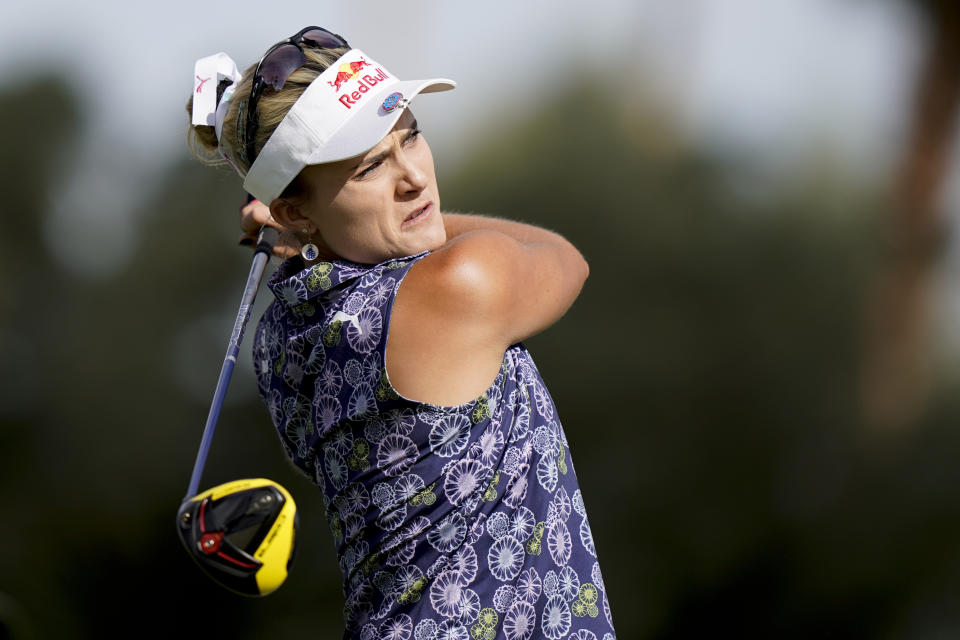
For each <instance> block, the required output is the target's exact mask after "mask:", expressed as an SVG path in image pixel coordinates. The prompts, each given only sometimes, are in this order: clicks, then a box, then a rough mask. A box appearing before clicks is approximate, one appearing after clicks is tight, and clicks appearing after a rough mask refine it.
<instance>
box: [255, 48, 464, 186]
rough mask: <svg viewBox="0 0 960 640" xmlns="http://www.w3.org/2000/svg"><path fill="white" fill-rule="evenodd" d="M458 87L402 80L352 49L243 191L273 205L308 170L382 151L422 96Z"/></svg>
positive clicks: (293, 117)
mask: <svg viewBox="0 0 960 640" xmlns="http://www.w3.org/2000/svg"><path fill="white" fill-rule="evenodd" d="M455 86H456V83H455V82H454V81H453V80H447V79H446V78H433V79H430V80H399V79H398V78H396V77H395V76H394V75H393V74H391V73H390V72H389V71H387V70H386V69H385V68H384V67H383V65H381V64H380V63H378V62H375V61H374V60H371V59H370V58H369V57H368V56H367V55H365V54H364V53H363V52H362V51H360V50H359V49H351V50H350V51H348V52H347V53H345V54H344V55H343V56H342V57H341V58H340V59H339V60H337V61H336V62H334V63H333V64H332V65H330V67H329V68H327V70H326V71H324V72H323V73H322V74H320V76H319V77H318V78H317V79H316V80H314V81H313V82H311V83H310V86H309V87H307V89H306V91H304V92H303V94H302V95H301V96H300V98H299V99H298V100H297V101H296V102H295V103H294V105H293V106H292V107H291V108H290V110H289V111H288V112H287V115H285V116H284V118H283V120H281V121H280V124H279V125H277V128H276V129H275V130H274V132H273V133H272V134H270V137H269V138H268V139H267V143H266V144H265V145H264V146H263V149H261V150H260V153H259V155H257V159H256V161H255V162H254V163H253V166H252V167H250V171H249V172H248V173H247V176H246V179H245V180H244V181H243V188H244V189H245V190H246V191H247V193H249V194H251V195H253V196H254V197H255V198H256V199H257V200H259V201H260V202H263V203H264V204H270V203H271V202H273V200H274V199H275V198H277V197H278V196H279V195H280V194H281V193H282V192H283V190H284V189H285V188H286V187H287V185H288V184H290V182H291V181H292V180H293V179H294V178H295V177H296V176H297V174H298V173H300V171H301V169H303V168H304V167H305V166H307V165H310V164H323V163H325V162H336V161H338V160H344V159H346V158H352V157H354V156H358V155H360V154H362V153H366V152H367V151H369V150H370V149H372V148H373V147H375V146H377V144H378V143H379V142H380V141H381V140H383V138H384V136H386V135H387V134H388V133H389V132H390V130H391V129H393V125H394V124H396V122H397V120H398V119H399V118H400V116H401V114H402V113H403V110H404V109H405V108H406V107H407V105H408V104H409V103H410V100H412V99H413V97H414V96H415V95H417V94H418V93H431V92H434V91H447V90H449V89H453V88H454V87H455Z"/></svg>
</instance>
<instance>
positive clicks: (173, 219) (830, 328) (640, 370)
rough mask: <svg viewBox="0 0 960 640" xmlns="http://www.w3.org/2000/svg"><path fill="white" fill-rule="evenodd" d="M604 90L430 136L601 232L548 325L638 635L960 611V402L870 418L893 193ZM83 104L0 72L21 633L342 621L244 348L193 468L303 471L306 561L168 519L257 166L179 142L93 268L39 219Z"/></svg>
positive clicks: (551, 350) (490, 204) (946, 621)
mask: <svg viewBox="0 0 960 640" xmlns="http://www.w3.org/2000/svg"><path fill="white" fill-rule="evenodd" d="M38 95H42V96H44V99H43V100H38V99H37V96H38ZM605 95H607V92H605V86H604V84H603V80H596V81H594V83H593V84H589V85H584V86H575V87H571V88H569V89H567V90H566V91H564V92H561V93H559V94H558V95H556V96H554V98H553V99H552V100H550V101H549V105H550V108H549V109H544V110H542V111H540V112H538V113H537V114H536V115H535V116H532V117H531V118H529V119H527V120H525V121H521V122H517V123H505V124H504V128H503V129H501V130H498V131H496V132H493V133H491V134H489V135H488V137H487V139H486V141H485V142H484V144H482V145H480V146H479V147H478V148H477V151H476V155H475V158H474V159H473V160H472V161H470V162H468V163H467V164H466V165H465V166H463V167H461V168H459V169H458V170H457V171H455V172H453V173H451V174H449V175H448V174H447V173H445V172H444V170H443V166H442V158H441V179H442V183H441V188H442V191H443V202H444V205H445V208H447V209H459V210H470V211H477V212H483V213H494V214H500V215H504V216H508V217H517V218H520V219H523V220H527V221H530V222H535V223H540V224H543V225H545V226H549V227H552V228H555V229H557V230H559V231H561V232H562V233H564V234H565V235H567V236H568V237H570V238H571V239H572V240H573V241H574V242H575V243H576V244H577V245H578V246H580V247H581V248H582V250H583V252H584V253H585V255H586V256H587V258H588V260H589V261H590V264H591V269H592V271H591V277H590V280H589V281H588V283H587V286H586V288H585V290H584V292H583V294H582V295H581V297H580V299H579V300H578V302H577V303H576V304H575V306H574V307H573V308H572V309H571V311H570V312H569V313H568V315H567V316H566V317H565V318H564V319H563V320H562V321H561V322H560V323H559V324H558V325H557V326H556V327H554V328H552V329H551V330H549V331H548V332H546V333H545V334H543V335H542V336H539V337H537V338H535V339H533V340H531V341H530V345H529V346H530V348H531V350H532V352H533V354H534V357H535V358H536V360H537V362H538V364H539V366H540V368H541V371H542V373H543V374H544V377H545V379H546V380H547V382H548V384H549V385H550V388H551V392H552V394H553V396H554V397H555V399H556V401H557V404H558V406H559V410H560V415H561V417H562V419H563V423H564V425H565V429H566V431H567V434H568V437H569V440H570V443H571V447H572V450H573V456H574V464H575V468H576V472H577V474H578V477H579V479H580V482H581V486H582V487H583V491H584V495H585V502H586V505H587V508H588V510H589V512H590V518H591V524H592V527H593V530H594V535H595V538H596V542H597V548H598V553H599V555H600V559H601V563H602V565H603V567H604V576H605V580H606V583H607V585H606V586H607V588H608V590H609V593H610V597H611V600H612V605H613V614H614V618H615V622H616V626H617V628H618V631H619V636H620V637H621V638H622V639H628V638H688V637H701V636H703V635H705V634H707V633H714V634H715V633H718V632H720V633H728V632H729V633H737V634H739V635H741V636H747V637H757V636H763V637H808V636H811V635H814V636H822V635H825V634H827V633H828V632H829V633H832V634H833V635H835V636H837V637H849V638H861V637H862V638H877V637H887V638H905V637H906V638H924V637H929V636H930V635H931V634H934V633H937V632H947V633H949V632H956V631H957V630H958V629H960V615H958V614H957V613H956V611H957V609H956V607H955V606H953V602H954V600H955V597H956V595H957V594H956V587H955V585H956V583H957V581H958V578H960V565H958V563H957V556H956V552H955V549H956V545H955V543H954V541H955V540H956V539H957V537H958V535H957V534H958V533H960V531H958V529H960V506H958V505H960V477H958V476H960V470H958V467H957V465H954V464H951V462H952V460H951V458H952V456H951V451H953V450H956V449H957V447H958V445H960V432H958V431H957V430H956V429H954V428H952V427H953V426H954V425H955V423H956V419H957V417H958V415H960V406H957V403H956V402H954V401H952V400H944V401H941V402H938V403H937V404H936V405H935V406H934V407H933V408H932V409H931V411H930V413H929V415H928V417H927V418H926V420H925V421H924V423H923V424H921V425H918V426H917V428H916V429H915V430H913V431H911V432H909V433H906V434H902V435H901V436H900V437H899V439H898V440H897V441H896V442H891V441H889V440H887V441H880V442H878V441H877V440H875V439H871V438H870V437H868V434H866V433H865V432H864V431H863V430H862V429H860V426H859V424H858V422H857V419H856V406H855V405H856V393H855V387H856V369H857V359H858V354H859V348H860V344H859V340H860V331H861V324H862V319H861V315H860V314H861V309H862V298H863V291H864V288H865V283H866V282H867V281H868V279H869V276H870V275H871V274H872V273H873V271H874V269H875V267H876V264H877V261H878V254H877V252H876V251H875V249H874V247H875V246H876V244H877V243H876V237H877V234H876V233H875V230H874V227H873V224H874V223H873V221H874V220H876V219H877V217H878V216H879V214H880V213H882V210H881V209H880V208H879V206H878V205H877V202H876V201H877V200H879V195H880V194H875V193H870V192H869V191H865V190H863V189H862V188H860V187H859V186H858V185H851V184H847V183H846V182H845V181H844V180H843V178H842V177H831V176H832V174H831V172H830V171H827V170H822V171H821V170H818V169H817V168H816V167H811V168H810V172H809V174H808V175H806V176H798V178H797V180H796V181H795V182H794V183H793V184H790V185H787V186H786V187H780V188H776V189H774V188H769V189H764V188H758V189H752V190H749V189H748V190H745V189H744V185H749V184H750V182H751V179H753V174H751V173H750V172H749V171H748V167H749V164H747V163H744V162H741V159H738V158H736V157H730V156H728V155H724V154H722V153H718V152H709V151H705V150H703V149H698V148H696V147H694V146H691V145H690V143H689V142H688V141H685V140H683V139H682V138H681V137H679V136H678V134H677V133H676V131H675V129H674V127H673V126H672V124H671V122H670V120H669V118H668V117H666V116H665V115H664V113H663V112H662V111H658V110H657V109H652V108H647V107H644V104H642V103H638V104H618V103H614V102H612V101H610V100H608V99H606V98H605V97H604V96H605ZM51 96H52V98H51ZM37 104H43V105H45V106H44V107H43V109H44V110H49V112H48V113H44V112H43V111H40V112H37V107H36V105H37ZM74 105H75V102H74V100H73V99H72V98H71V96H70V94H69V93H68V92H67V91H66V90H65V89H64V88H63V87H62V86H61V85H59V84H57V83H56V82H55V81H42V82H37V83H31V84H29V85H25V86H19V87H10V88H7V89H6V90H4V91H3V92H2V93H0V127H2V133H3V137H4V140H5V141H10V140H13V141H17V144H18V145H20V146H23V147H25V148H27V149H26V150H25V152H24V153H23V154H19V155H16V157H15V158H11V155H12V154H10V153H7V154H5V156H6V157H4V159H3V160H2V161H0V162H3V163H4V165H3V167H4V169H5V170H4V171H3V172H2V173H0V180H2V181H3V186H4V191H5V193H6V194H7V196H8V198H7V205H5V206H4V214H3V215H4V223H5V224H4V227H5V229H6V230H7V232H5V233H4V234H2V236H0V249H2V250H0V267H2V270H0V279H2V283H3V287H2V289H0V301H2V305H3V306H2V308H3V314H2V315H0V340H2V341H0V353H2V354H3V356H4V357H3V360H2V365H3V376H4V378H3V385H2V387H3V389H2V391H0V393H2V397H3V399H4V401H3V405H2V407H0V479H2V483H0V496H2V498H3V505H4V513H5V517H4V518H3V519H2V520H0V548H3V549H5V550H7V551H6V553H4V554H0V637H3V634H4V633H5V634H6V635H7V636H9V637H14V638H31V637H32V638H73V637H77V638H86V637H97V638H103V637H108V638H109V637H115V636H116V637H120V636H135V637H141V638H152V637H157V638H160V637H163V638H169V637H177V636H183V635H187V636H188V637H202V636H205V635H211V636H213V635H216V636H217V637H231V638H234V639H236V640H241V639H245V638H263V637H273V638H287V637H305V636H309V637H324V638H327V637H336V636H338V635H339V629H340V628H341V625H340V618H339V607H340V599H341V594H340V587H339V573H338V570H337V568H336V564H335V561H334V557H333V555H334V554H333V549H332V541H331V540H330V536H329V534H328V533H327V526H326V523H325V520H324V518H323V507H322V504H321V503H320V500H319V496H318V495H317V494H318V492H317V491H315V490H314V489H313V488H312V486H311V485H310V484H309V483H308V482H307V481H306V480H305V479H303V478H301V477H299V476H297V475H296V474H295V473H294V472H293V471H292V469H291V468H290V467H289V466H288V465H287V464H286V463H285V462H284V460H283V456H282V452H281V450H280V447H279V446H278V445H277V443H276V441H275V438H274V436H273V435H272V433H271V428H270V425H269V420H268V418H267V414H266V411H265V410H264V409H263V407H262V406H261V404H260V402H259V399H258V398H257V397H256V392H255V388H254V384H253V379H252V374H251V373H250V372H249V371H248V370H244V369H243V368H242V367H241V368H239V369H238V371H237V375H236V376H235V378H234V382H233V384H232V386H231V391H230V403H229V404H228V406H227V407H226V408H225V410H224V413H223V414H222V416H221V419H220V423H219V427H218V433H217V437H216V440H215V442H214V446H213V451H212V454H211V458H210V462H209V464H208V468H207V471H206V473H205V476H204V483H203V484H204V485H205V486H209V485H213V484H216V483H218V482H221V481H225V480H227V479H232V478H236V477H243V476H253V475H256V476H267V477H271V478H273V479H275V480H277V481H279V482H281V483H283V484H285V485H286V486H287V487H288V488H290V489H291V491H292V492H293V494H294V496H295V498H296V499H297V501H298V504H299V506H300V513H301V519H302V520H301V545H300V554H299V557H298V559H297V561H296V564H295V565H294V568H293V573H292V576H291V578H290V580H289V581H288V583H287V584H286V585H285V586H284V587H283V588H282V589H281V590H280V591H278V592H277V593H276V594H274V595H271V596H270V597H268V598H266V599H263V600H246V599H241V598H238V597H235V596H233V595H231V594H228V593H227V592H225V591H224V590H222V589H220V588H219V587H217V586H216V585H214V584H213V583H212V582H211V581H209V580H208V579H207V578H206V577H204V576H203V575H202V574H201V573H200V571H199V570H198V569H197V568H196V567H194V566H193V565H192V564H191V562H190V560H189V559H188V558H187V556H186V554H184V553H183V552H182V550H181V549H180V548H179V542H178V540H177V537H176V535H175V532H174V529H173V527H174V519H173V518H174V514H175V512H176V508H177V506H178V503H179V500H180V498H181V495H182V492H183V491H184V490H185V488H186V484H187V480H188V477H189V472H190V469H191V465H192V463H193V456H194V455H195V452H196V447H197V445H198V444H199V438H200V430H201V428H202V424H203V420H204V418H205V416H206V409H207V406H208V402H209V398H210V395H212V391H213V385H214V382H215V380H216V375H217V371H218V369H219V366H220V362H221V359H222V356H223V349H224V347H225V345H226V338H227V336H228V335H229V332H230V328H231V326H232V321H233V315H234V313H235V311H236V304H237V301H238V299H239V295H240V291H241V289H242V285H243V281H244V278H245V276H246V272H247V268H248V265H249V257H250V256H249V254H248V253H246V252H245V251H242V250H239V249H237V248H235V247H233V246H232V245H231V242H230V240H231V239H232V238H233V237H235V236H236V235H237V228H236V227H237V225H236V216H235V214H234V211H235V208H236V207H238V206H239V204H240V201H241V194H240V192H239V187H238V185H237V182H236V179H235V178H234V177H233V176H232V175H230V174H229V173H227V172H219V173H218V172H216V171H214V170H210V169H207V168H204V167H201V166H199V165H198V164H197V163H183V164H176V165H175V166H171V167H170V170H169V172H168V173H167V174H166V175H164V176H160V177H159V178H158V181H157V182H156V184H151V185H144V189H143V198H142V210H141V211H138V212H132V213H131V215H135V216H136V217H137V218H138V219H139V220H142V223H143V224H142V230H141V231H142V233H141V242H140V244H139V246H138V249H137V251H136V253H135V256H136V258H135V260H134V261H133V262H132V263H131V264H130V265H129V266H128V267H127V268H126V269H125V270H124V271H123V272H122V273H119V274H117V275H116V276H115V277H113V278H111V279H108V280H105V281H100V282H96V283H91V282H89V281H85V280H77V279H74V278H72V277H71V275H70V273H69V272H65V271H64V270H63V269H60V268H58V267H56V266H55V263H54V262H53V261H52V260H51V259H50V256H49V255H48V254H47V253H46V251H45V250H44V248H43V247H44V246H45V245H44V243H43V242H42V237H41V236H42V234H41V229H42V228H43V227H42V225H43V222H44V216H45V215H46V214H45V212H46V205H47V202H48V200H49V194H51V193H53V192H55V191H56V189H57V185H58V181H59V180H61V179H62V173H61V172H59V171H58V169H62V166H63V165H62V164H61V163H62V162H63V159H64V158H63V157H61V156H60V155H58V154H59V153H63V154H67V155H69V149H70V139H71V138H70V132H71V131H74V130H76V129H77V127H78V126H79V125H80V123H81V122H82V120H81V119H80V116H79V114H78V111H77V108H76V106H74ZM28 116H29V120H30V121H31V122H34V121H36V122H45V124H43V126H31V127H29V129H28V128H27V127H25V126H23V124H22V123H23V122H25V121H26V120H27V119H28ZM38 118H40V120H37V119H38ZM426 124H428V123H426ZM745 192H747V193H749V194H750V197H744V193H745ZM94 195H95V194H94ZM10 229H16V232H15V233H12V234H11V233H9V230H10ZM95 250H96V248H95V247H91V251H95ZM268 297H269V294H268V293H266V292H265V291H264V292H262V293H261V300H260V306H262V305H263V303H264V302H265V300H263V299H264V298H268ZM248 353H249V345H247V346H246V347H245V348H244V350H243V356H244V357H248ZM944 386H945V387H946V386H947V384H946V382H945V383H944ZM945 397H947V396H945Z"/></svg>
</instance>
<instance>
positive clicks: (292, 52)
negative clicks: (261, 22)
mask: <svg viewBox="0 0 960 640" xmlns="http://www.w3.org/2000/svg"><path fill="white" fill-rule="evenodd" d="M303 44H305V45H307V46H310V47H313V48H315V49H339V48H341V47H345V48H347V49H349V48H350V45H349V44H347V41H346V40H345V39H344V38H343V37H342V36H339V35H337V34H336V33H333V32H332V31H327V30H326V29H324V28H322V27H306V28H304V29H301V30H300V31H298V32H297V33H295V34H294V35H292V36H290V37H289V38H287V39H286V40H283V41H281V42H278V43H277V44H275V45H273V46H272V47H270V49H268V50H267V52H266V53H265V54H263V57H262V58H260V62H259V63H258V64H257V69H256V71H254V72H253V82H252V83H251V85H250V98H249V99H248V100H247V109H246V111H247V119H246V126H245V127H244V142H245V145H244V149H245V151H246V160H247V163H248V164H249V165H253V161H254V138H255V137H256V135H257V127H258V126H259V117H258V115H257V103H258V102H259V101H260V96H261V95H263V92H264V91H265V90H266V89H267V87H272V88H273V90H274V91H279V90H280V89H281V88H283V85H284V83H285V82H286V81H287V79H288V78H289V77H290V76H291V75H292V74H293V72H294V71H296V70H297V69H299V68H300V67H302V66H303V65H305V64H307V56H306V54H305V53H304V52H303V47H302V46H301V45H303Z"/></svg>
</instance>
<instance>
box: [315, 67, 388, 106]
mask: <svg viewBox="0 0 960 640" xmlns="http://www.w3.org/2000/svg"><path fill="white" fill-rule="evenodd" d="M358 64H361V63H359V62H351V63H350V64H349V65H346V64H345V65H343V66H341V67H340V69H339V70H338V72H337V77H336V79H335V80H334V82H336V83H337V84H336V85H334V82H330V83H329V84H330V86H333V87H334V88H335V89H336V90H337V91H338V92H339V90H340V85H342V84H343V83H344V82H346V81H347V80H353V79H356V85H355V88H354V89H353V90H352V91H347V92H345V93H344V94H343V95H341V96H340V97H339V98H338V100H340V104H342V105H343V106H345V107H346V108H347V109H352V108H353V105H355V104H357V103H359V102H360V100H361V99H363V96H364V94H365V93H367V92H368V91H370V90H371V89H373V88H374V87H375V86H376V85H378V84H380V83H381V82H383V81H384V80H386V79H387V78H389V77H390V76H389V75H388V74H387V72H386V71H384V70H383V69H381V68H380V67H377V68H376V69H375V70H374V72H371V73H367V74H364V75H362V76H361V75H360V69H362V68H363V67H359V68H358V69H357V70H356V71H355V72H354V73H353V75H351V76H350V77H348V78H345V79H342V80H341V77H342V76H343V75H344V74H345V73H347V72H346V71H343V68H344V67H353V66H354V65H358ZM362 64H363V66H368V65H369V64H370V63H369V62H366V61H363V62H362Z"/></svg>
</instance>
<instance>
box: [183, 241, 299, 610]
mask: <svg viewBox="0 0 960 640" xmlns="http://www.w3.org/2000/svg"><path fill="white" fill-rule="evenodd" d="M277 237H278V233H277V231H276V230H275V229H273V228H271V227H267V226H264V227H263V228H262V229H261V230H260V236H259V238H258V240H257V245H256V248H255V249H254V255H253V265H252V266H251V267H250V275H249V276H248V277H247V284H246V287H245V288H244V291H243V297H242V298H241V300H240V310H239V311H238V313H237V319H236V321H235V322H234V325H233V332H232V333H231V335H230V341H229V343H228V344H227V353H226V356H225V357H224V360H223V366H222V367H221V369H220V378H219V380H218V381H217V387H216V391H215V392H214V395H213V402H212V403H211V404H210V412H209V413H208V414H207V422H206V425H205V426H204V429H203V437H202V439H201V442H200V449H199V451H198V452H197V460H196V462H195V463H194V465H193V473H192V475H191V476H190V485H189V486H188V487H187V495H186V496H185V497H184V500H183V503H182V504H181V505H180V509H179V510H178V512H177V533H178V534H179V536H180V540H181V542H183V545H184V547H185V548H186V550H187V553H189V554H190V557H192V558H193V559H194V560H195V561H196V562H197V564H199V565H200V568H201V569H203V571H204V572H206V573H207V575H209V576H210V577H211V578H213V579H214V580H215V581H216V582H218V583H220V584H221V585H223V586H224V587H226V588H227V589H230V590H231V591H234V592H236V593H239V594H241V595H246V596H264V595H267V594H269V593H271V592H273V591H274V590H276V589H277V588H278V587H279V586H280V585H281V584H283V582H284V580H286V578H287V572H288V570H289V568H290V564H291V563H292V562H293V557H294V551H295V546H296V529H297V524H298V517H297V508H296V504H295V503H294V501H293V498H292V496H291V495H290V493H289V492H288V491H287V490H286V489H284V488H283V487H282V486H280V485H279V484H277V483H275V482H273V481H272V480H267V479H264V478H255V479H247V480H234V481H232V482H227V483H225V484H221V485H218V486H216V487H213V488H212V489H208V490H207V491H204V492H203V493H200V494H197V490H198V488H199V486H200V477H201V475H202V474H203V468H204V466H205V465H206V461H207V456H208V454H209V453H210V445H211V443H212V441H213V432H214V430H215V429H216V424H217V418H218V417H219V415H220V409H221V407H222V406H223V400H224V397H225V396H226V392H227V386H228V385H229V384H230V377H231V376H232V374H233V368H234V366H235V365H236V362H237V356H238V355H239V353H240V343H241V342H242V341H243V333H244V330H245V328H246V325H247V321H248V320H249V318H250V310H251V308H252V307H253V302H254V299H255V298H256V295H257V289H258V288H259V286H260V280H261V278H262V277H263V271H264V268H265V267H266V264H267V260H268V259H269V257H270V254H271V252H272V251H273V245H274V244H275V243H276V241H277Z"/></svg>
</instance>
